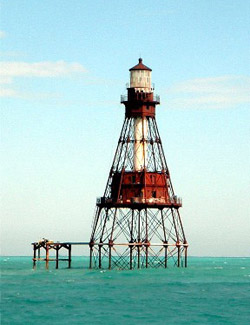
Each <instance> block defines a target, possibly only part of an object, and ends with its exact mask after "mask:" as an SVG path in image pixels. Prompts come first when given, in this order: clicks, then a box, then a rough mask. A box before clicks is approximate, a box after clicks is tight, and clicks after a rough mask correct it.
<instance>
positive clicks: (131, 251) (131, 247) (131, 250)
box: [129, 246, 133, 270]
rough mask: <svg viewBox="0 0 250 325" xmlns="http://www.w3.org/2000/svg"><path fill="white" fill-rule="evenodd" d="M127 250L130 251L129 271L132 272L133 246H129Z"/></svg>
mask: <svg viewBox="0 0 250 325" xmlns="http://www.w3.org/2000/svg"><path fill="white" fill-rule="evenodd" d="M129 249H130V254H129V255H130V256H129V267H130V270H133V246H130V247H129Z"/></svg>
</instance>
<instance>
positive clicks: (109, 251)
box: [109, 246, 112, 270]
mask: <svg viewBox="0 0 250 325" xmlns="http://www.w3.org/2000/svg"><path fill="white" fill-rule="evenodd" d="M111 249H112V247H111V246H109V270H111V257H112V256H111Z"/></svg>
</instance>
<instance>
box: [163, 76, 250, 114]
mask: <svg viewBox="0 0 250 325" xmlns="http://www.w3.org/2000/svg"><path fill="white" fill-rule="evenodd" d="M168 95H169V105H170V106H171V107H172V108H183V109H185V108H189V109H204V108H208V109H219V108H235V107H237V106H238V105H242V104H249V103H250V77H248V76H220V77H213V78H197V79H192V80H187V81H183V82H181V83H179V84H176V85H174V86H172V87H170V88H169V89H168Z"/></svg>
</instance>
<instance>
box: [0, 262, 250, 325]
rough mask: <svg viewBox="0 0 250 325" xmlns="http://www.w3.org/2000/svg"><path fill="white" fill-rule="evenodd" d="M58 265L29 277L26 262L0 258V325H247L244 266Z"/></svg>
mask: <svg viewBox="0 0 250 325" xmlns="http://www.w3.org/2000/svg"><path fill="white" fill-rule="evenodd" d="M63 263H65V262H62V263H61V265H60V269H59V270H55V265H54V264H53V263H51V264H50V269H49V270H45V268H44V263H43V262H41V263H40V265H39V266H38V268H37V269H36V270H33V269H32V261H31V258H30V257H1V273H2V277H1V282H2V284H1V293H2V298H1V310H2V313H1V324H104V325H106V324H111V325H112V324H250V258H195V257H193V258H192V257H190V258H189V267H188V268H187V269H184V268H179V269H178V268H174V267H171V268H168V269H147V270H146V269H144V270H133V271H117V270H112V271H104V270H101V271H100V270H88V269H87V267H86V266H87V258H83V257H73V263H72V269H67V265H66V263H65V264H63ZM83 265H84V267H83Z"/></svg>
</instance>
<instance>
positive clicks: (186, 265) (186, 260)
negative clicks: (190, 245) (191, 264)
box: [185, 246, 187, 267]
mask: <svg viewBox="0 0 250 325" xmlns="http://www.w3.org/2000/svg"><path fill="white" fill-rule="evenodd" d="M185 267H187V246H185Z"/></svg>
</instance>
